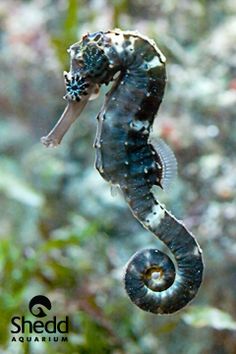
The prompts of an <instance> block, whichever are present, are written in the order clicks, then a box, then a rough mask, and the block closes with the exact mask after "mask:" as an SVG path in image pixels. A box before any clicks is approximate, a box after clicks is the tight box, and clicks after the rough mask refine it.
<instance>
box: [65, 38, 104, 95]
mask: <svg viewBox="0 0 236 354" xmlns="http://www.w3.org/2000/svg"><path fill="white" fill-rule="evenodd" d="M103 39H104V35H103V33H102V32H95V33H92V34H89V33H88V34H85V35H84V36H83V37H82V39H81V40H80V41H79V42H77V43H75V44H73V45H72V46H71V47H70V48H69V49H68V52H69V54H70V58H71V66H70V71H69V73H67V72H65V73H64V77H65V86H66V95H65V98H66V99H67V100H69V101H70V100H72V101H80V100H81V99H83V98H84V96H87V95H90V99H93V98H94V95H93V94H94V93H95V94H96V93H97V92H98V91H99V87H100V85H101V84H102V83H104V82H109V81H110V77H109V59H108V57H107V55H106V54H105V51H104V43H103Z"/></svg>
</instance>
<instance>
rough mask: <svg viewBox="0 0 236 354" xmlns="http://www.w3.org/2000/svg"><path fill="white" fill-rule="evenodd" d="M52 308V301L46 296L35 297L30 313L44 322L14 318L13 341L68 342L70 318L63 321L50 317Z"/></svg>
mask: <svg viewBox="0 0 236 354" xmlns="http://www.w3.org/2000/svg"><path fill="white" fill-rule="evenodd" d="M51 308H52V304H51V301H50V300H49V299H48V298H47V297H46V296H44V295H37V296H34V297H33V298H32V299H31V300H30V302H29V311H30V313H31V314H32V315H33V316H34V317H37V318H43V320H39V319H35V320H29V319H26V317H25V316H14V317H12V319H11V334H12V337H11V341H12V342H22V343H24V342H59V341H60V342H68V336H67V335H68V331H69V317H68V316H66V317H65V318H63V319H61V318H60V319H58V318H57V316H51V317H50V316H48V315H47V313H48V312H49V311H50V310H51ZM45 311H46V312H45ZM46 317H47V318H46Z"/></svg>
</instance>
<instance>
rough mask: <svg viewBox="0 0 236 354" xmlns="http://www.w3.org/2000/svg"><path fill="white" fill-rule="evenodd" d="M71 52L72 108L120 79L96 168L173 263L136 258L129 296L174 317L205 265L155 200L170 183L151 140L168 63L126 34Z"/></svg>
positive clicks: (102, 119) (86, 40)
mask: <svg viewBox="0 0 236 354" xmlns="http://www.w3.org/2000/svg"><path fill="white" fill-rule="evenodd" d="M69 51H70V55H71V69H70V73H69V74H67V73H65V83H66V90H67V94H66V96H65V98H66V99H67V100H68V101H69V102H74V101H76V102H80V101H82V100H83V99H84V97H85V96H86V95H88V94H91V92H92V91H93V92H96V91H98V89H99V87H100V85H101V84H104V83H105V84H108V83H109V82H110V81H112V80H113V77H114V75H115V74H116V75H117V77H116V78H115V79H114V83H113V86H112V88H111V90H110V91H109V93H108V94H107V95H106V98H105V102H104V105H103V107H102V109H101V111H100V113H99V115H98V117H97V119H98V128H97V134H96V139H95V143H94V147H95V149H96V168H97V170H98V171H99V173H100V174H101V176H102V177H103V178H104V179H105V180H107V181H108V182H110V183H112V184H115V185H118V186H119V187H120V189H121V190H122V192H123V195H124V197H125V199H126V201H127V203H128V204H129V206H130V208H131V210H132V212H133V214H134V216H135V217H136V218H137V219H138V220H139V221H140V222H141V223H142V224H143V226H144V227H145V228H147V229H148V230H150V231H151V232H153V234H154V235H155V236H157V237H158V238H159V239H160V240H161V241H163V242H164V243H165V244H166V245H167V246H168V248H169V250H170V252H171V254H172V256H173V262H174V263H173V262H172V261H171V259H170V258H169V257H168V256H166V255H165V254H163V253H162V252H160V251H159V250H150V249H146V250H143V251H141V252H138V253H136V254H135V255H134V256H133V258H132V259H131V260H130V262H129V263H128V265H127V267H126V272H125V276H124V282H125V288H126V291H127V293H128V295H129V297H130V298H131V300H132V301H133V302H134V303H135V304H136V305H137V306H139V307H140V308H141V309H143V310H145V311H150V312H153V313H158V314H163V313H165V314H167V313H172V312H175V311H177V310H179V309H181V308H182V307H184V306H185V305H186V304H187V303H188V302H189V301H190V300H191V299H193V297H194V296H195V295H196V293H197V291H198V288H199V286H200V284H201V280H202V272H203V263H202V257H201V250H200V247H199V246H198V244H197V241H196V240H195V238H194V236H193V235H192V234H191V233H190V232H189V231H188V230H187V229H186V227H185V226H184V225H183V224H182V223H181V222H180V221H178V220H177V219H175V218H174V216H172V215H171V214H170V213H169V212H168V211H167V210H165V208H164V207H163V206H161V205H160V204H159V203H158V201H157V200H156V198H155V197H154V195H153V192H152V187H153V186H154V185H156V186H159V187H161V188H162V182H163V178H164V177H163V176H164V174H163V169H164V165H163V160H162V158H161V155H160V154H159V152H158V149H156V148H155V146H154V145H152V142H151V140H150V137H149V134H150V132H151V129H152V124H153V121H154V118H155V115H156V113H157V111H158V108H159V106H160V103H161V101H162V97H163V94H164V88H165V82H166V72H165V57H164V56H163V54H162V53H161V52H160V50H159V49H158V48H157V46H156V45H155V43H154V42H153V41H151V40H149V39H148V38H146V37H144V36H142V35H140V34H139V33H136V32H123V31H120V30H115V31H107V32H96V33H92V34H87V35H85V36H84V37H83V38H82V40H81V41H80V42H78V43H75V44H74V45H72V46H71V47H70V50H69ZM89 89H90V91H88V90H89ZM43 139H44V141H43V142H44V143H45V144H46V145H50V144H51V140H50V141H49V139H48V137H46V138H43ZM45 141H46V142H45Z"/></svg>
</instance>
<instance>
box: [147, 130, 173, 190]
mask: <svg viewBox="0 0 236 354" xmlns="http://www.w3.org/2000/svg"><path fill="white" fill-rule="evenodd" d="M149 144H151V145H152V147H153V148H154V150H155V152H156V153H157V155H158V158H159V159H160V162H161V165H162V166H161V167H162V176H161V180H160V184H161V186H162V187H163V189H164V190H168V188H169V187H170V185H171V183H172V181H173V180H174V179H175V178H176V176H177V161H176V158H175V155H174V153H173V151H172V150H171V148H170V147H169V146H168V145H167V144H166V143H165V142H164V141H163V140H162V139H160V138H158V137H156V136H151V137H150V139H149Z"/></svg>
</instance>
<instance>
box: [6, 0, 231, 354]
mask: <svg viewBox="0 0 236 354" xmlns="http://www.w3.org/2000/svg"><path fill="white" fill-rule="evenodd" d="M115 27H119V28H121V29H123V30H128V29H131V30H138V31H139V32H141V33H143V34H145V35H147V36H149V37H151V38H153V39H154V40H155V41H156V42H157V43H158V46H159V47H160V49H161V50H162V51H163V53H164V54H165V56H166V57H167V72H168V84H167V89H166V93H165V97H164V101H163V103H162V105H161V108H160V111H159V113H158V118H157V121H156V124H155V131H156V132H157V133H158V134H159V135H160V136H161V137H162V138H163V139H164V140H165V141H166V142H167V143H168V144H169V145H170V146H171V147H172V149H173V151H174V152H175V155H176V157H177V160H178V178H177V180H176V181H175V183H174V184H173V187H172V189H171V190H170V191H169V193H166V194H164V193H160V201H161V202H162V203H165V204H166V207H167V208H168V209H169V210H171V211H172V212H173V214H175V215H176V216H177V217H178V218H180V219H183V220H184V222H185V224H186V225H187V226H188V227H189V228H190V229H191V231H192V232H193V233H194V234H195V235H196V237H197V239H198V241H199V243H200V245H201V247H202V249H203V252H204V260H205V277H204V282H203V284H202V287H201V289H200V291H199V293H198V295H197V297H196V299H195V300H194V301H193V302H192V303H191V305H190V306H188V307H187V308H186V309H184V310H182V311H180V312H179V313H177V314H176V315H172V316H156V315H152V314H149V313H145V312H143V311H141V310H139V309H138V308H137V307H136V306H134V305H133V304H131V302H130V300H129V299H128V297H127V296H126V294H125V291H124V289H123V284H122V274H123V268H124V265H125V263H126V262H127V261H128V259H129V257H130V256H131V255H132V254H133V253H134V252H136V251H137V250H139V249H141V248H143V247H149V246H154V247H155V246H157V245H159V244H158V243H157V242H156V240H155V237H153V235H152V234H151V233H149V232H147V231H146V230H144V229H143V228H142V226H141V225H140V224H139V223H138V222H137V221H136V220H135V219H134V217H133V216H132V214H131V213H130V211H129V209H128V207H127V205H126V203H125V202H124V200H123V198H122V196H121V195H119V193H118V194H117V193H116V195H115V196H114V194H115V193H114V191H112V193H111V190H110V186H109V184H107V183H106V182H104V181H103V180H102V178H101V177H100V175H99V174H98V173H97V171H96V170H95V169H94V150H93V148H92V144H93V140H94V137H95V132H96V119H95V117H96V114H97V113H98V111H99V109H100V107H101V104H102V102H103V97H104V95H103V94H104V93H105V92H106V90H107V88H105V90H103V91H102V93H101V94H100V96H99V98H98V99H97V100H95V101H93V102H91V103H89V105H88V106H87V108H86V110H85V111H84V113H83V114H82V116H81V117H80V118H79V120H78V121H77V122H76V123H75V124H74V126H73V128H72V129H71V130H70V131H69V133H68V134H67V135H66V137H65V139H64V140H63V143H62V144H61V145H60V146H59V147H58V148H56V149H46V148H45V147H44V146H42V145H41V144H40V137H41V136H43V135H46V134H47V133H48V131H49V130H50V129H51V128H52V126H53V125H54V124H55V122H56V121H57V119H58V118H59V116H60V114H61V113H62V111H63V109H64V106H65V101H63V99H62V96H63V95H64V82H63V75H62V73H63V70H68V69H69V56H68V53H67V52H66V49H67V48H68V47H69V46H70V45H71V44H72V43H74V42H76V41H78V40H79V39H80V37H81V35H82V34H84V33H85V32H93V31H99V30H107V29H112V28H115ZM0 28H1V30H0V75H1V79H0V107H1V108H0V109H1V112H0V152H1V156H0V171H1V172H0V197H1V203H0V239H1V240H0V287H1V292H0V313H1V321H0V346H1V349H0V353H36V354H37V353H40V354H41V353H42V354H44V353H81V354H110V353H111V354H151V353H154V354H176V353H178V354H200V353H201V354H211V353H212V354H233V353H236V203H235V199H236V192H235V191H236V160H235V146H236V120H235V117H234V111H235V103H236V49H235V38H236V2H235V1H234V0H214V1H213V0H212V1H211V0H193V1H188V0H178V1H177V0H165V1H158V0H150V1H141V0H135V1H133V0H113V1H106V0H88V1H82V0H59V1H55V0H34V1H20V0H18V1H17V0H8V1H1V2H0ZM160 247H161V245H160ZM38 294H43V295H45V296H47V297H49V299H50V300H51V302H52V305H53V311H54V312H55V314H56V315H57V317H58V318H60V317H61V318H62V317H64V316H65V315H68V316H69V317H70V334H69V342H68V343H60V342H58V343H47V342H44V343H12V342H11V336H10V329H11V326H10V320H11V318H12V316H16V315H24V316H26V317H27V316H28V317H29V311H28V303H29V300H30V299H31V298H32V297H33V296H35V295H38Z"/></svg>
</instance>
